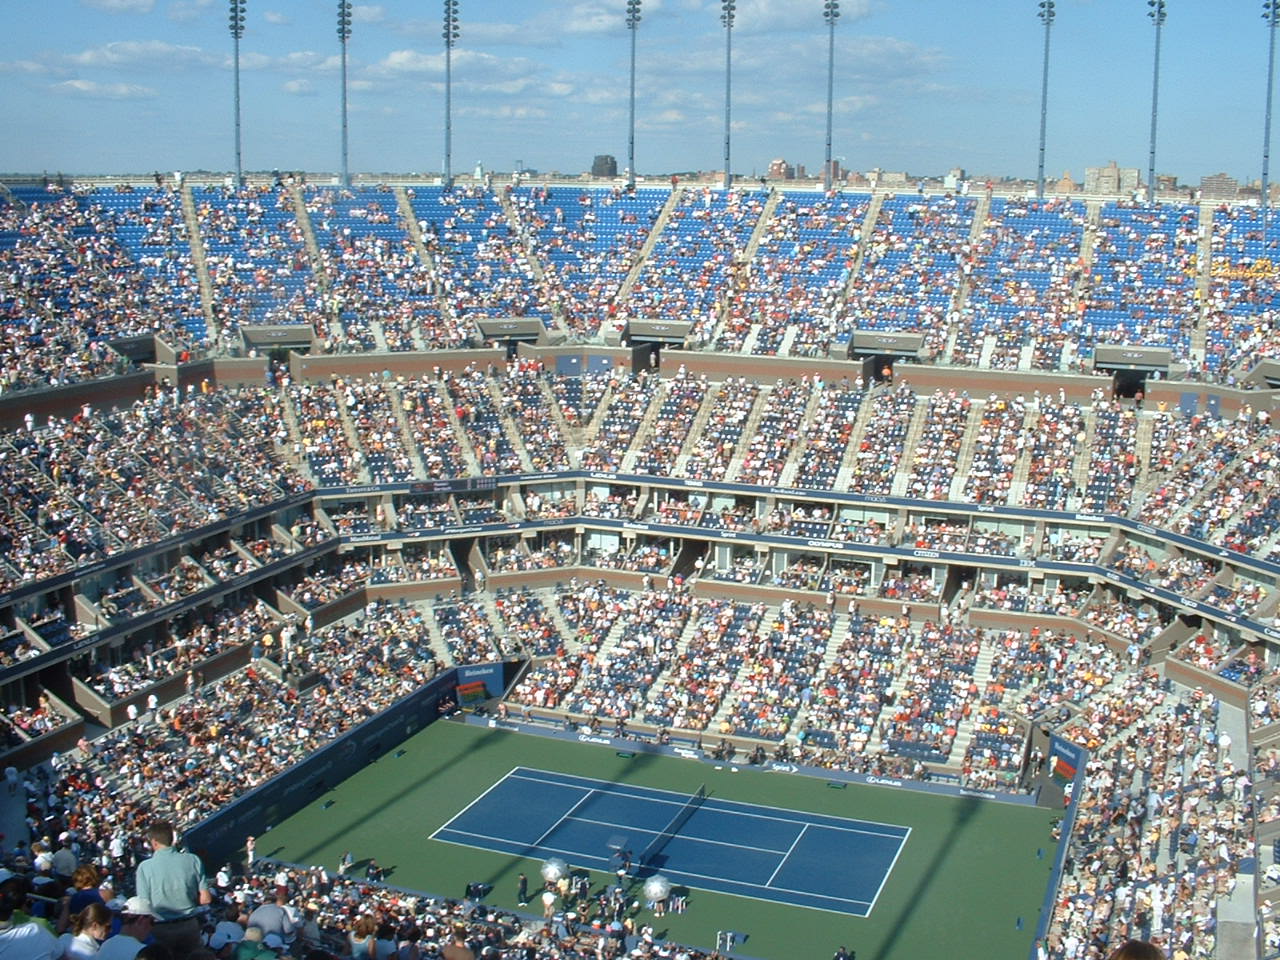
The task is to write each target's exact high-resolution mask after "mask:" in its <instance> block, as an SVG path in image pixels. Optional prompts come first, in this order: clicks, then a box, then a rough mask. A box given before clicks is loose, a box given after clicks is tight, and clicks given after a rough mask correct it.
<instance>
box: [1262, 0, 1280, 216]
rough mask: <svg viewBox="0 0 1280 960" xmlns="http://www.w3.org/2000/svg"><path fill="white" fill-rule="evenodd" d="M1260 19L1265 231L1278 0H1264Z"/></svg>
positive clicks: (1268, 192)
mask: <svg viewBox="0 0 1280 960" xmlns="http://www.w3.org/2000/svg"><path fill="white" fill-rule="evenodd" d="M1262 19H1263V20H1265V21H1267V113H1266V119H1265V120H1264V121H1263V124H1262V197H1261V199H1260V200H1259V203H1260V205H1261V206H1260V209H1261V210H1262V232H1263V235H1264V237H1265V235H1266V232H1267V211H1268V208H1269V207H1270V206H1271V196H1270V193H1271V186H1270V180H1269V174H1270V172H1271V91H1272V89H1273V88H1274V87H1275V85H1276V84H1275V77H1276V23H1277V22H1280V0H1264V2H1263V4H1262Z"/></svg>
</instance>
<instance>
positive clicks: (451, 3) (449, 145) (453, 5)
mask: <svg viewBox="0 0 1280 960" xmlns="http://www.w3.org/2000/svg"><path fill="white" fill-rule="evenodd" d="M441 36H442V37H443V38H444V188H445V189H446V190H452V189H453V45H454V44H455V43H456V42H457V40H458V36H459V32H458V0H444V31H443V33H441Z"/></svg>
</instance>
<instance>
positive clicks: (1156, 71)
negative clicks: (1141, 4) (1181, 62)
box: [1147, 0, 1167, 203]
mask: <svg viewBox="0 0 1280 960" xmlns="http://www.w3.org/2000/svg"><path fill="white" fill-rule="evenodd" d="M1147 6H1148V7H1149V8H1150V9H1149V10H1148V11H1147V16H1148V17H1150V18H1151V22H1152V23H1153V24H1155V28H1156V57H1155V66H1154V67H1153V69H1152V71H1151V149H1150V151H1149V152H1148V154H1147V202H1148V203H1155V202H1156V114H1157V110H1158V108H1159V106H1160V33H1161V29H1162V28H1163V27H1164V21H1165V18H1166V16H1167V13H1166V12H1165V0H1147Z"/></svg>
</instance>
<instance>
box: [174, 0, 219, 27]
mask: <svg viewBox="0 0 1280 960" xmlns="http://www.w3.org/2000/svg"><path fill="white" fill-rule="evenodd" d="M212 6H213V0H177V2H176V3H171V4H169V7H168V9H167V10H165V12H164V15H165V16H166V17H168V18H169V19H170V20H172V21H174V22H175V23H188V22H190V21H192V20H195V19H197V18H198V17H199V16H200V14H201V13H203V12H204V11H205V10H208V9H209V8H210V7H212Z"/></svg>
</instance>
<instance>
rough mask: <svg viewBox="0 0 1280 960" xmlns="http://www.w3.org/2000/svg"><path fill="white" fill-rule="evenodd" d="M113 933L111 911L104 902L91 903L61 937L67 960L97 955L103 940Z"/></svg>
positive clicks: (63, 951)
mask: <svg viewBox="0 0 1280 960" xmlns="http://www.w3.org/2000/svg"><path fill="white" fill-rule="evenodd" d="M110 935H111V911H110V910H108V909H107V906H106V904H104V903H91V904H89V905H88V906H87V907H85V908H84V909H83V910H81V911H80V912H79V913H77V914H76V915H75V918H74V919H73V920H72V921H71V929H70V930H68V931H67V932H66V933H64V934H63V935H62V937H61V939H60V945H61V948H62V956H63V957H64V958H65V960H89V958H90V957H95V956H97V954H98V950H99V949H100V948H101V945H102V941H103V940H106V939H107V937H108V936H110Z"/></svg>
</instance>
